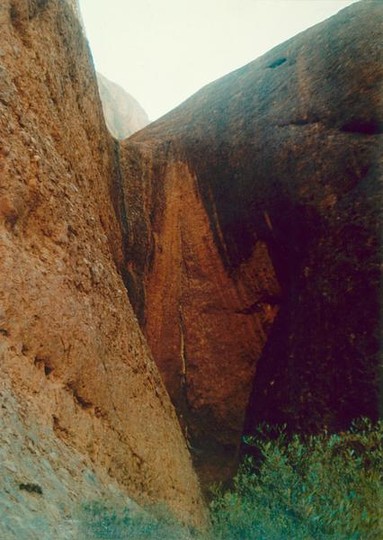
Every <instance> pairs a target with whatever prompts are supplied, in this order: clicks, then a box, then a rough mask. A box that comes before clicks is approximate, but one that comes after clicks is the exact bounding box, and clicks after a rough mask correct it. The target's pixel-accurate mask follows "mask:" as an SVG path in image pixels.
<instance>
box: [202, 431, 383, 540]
mask: <svg viewBox="0 0 383 540" xmlns="http://www.w3.org/2000/svg"><path fill="white" fill-rule="evenodd" d="M262 435H263V436H262ZM247 442H248V444H250V445H252V446H255V447H256V448H257V450H258V452H259V454H260V458H259V459H258V460H257V462H255V460H254V459H251V458H248V459H246V460H245V462H244V464H243V465H242V467H241V468H240V470H239V473H238V475H237V476H236V478H235V479H234V487H233V489H232V490H230V491H228V492H226V493H223V492H218V493H217V494H216V497H215V499H214V500H213V502H212V504H211V510H212V521H213V529H214V538H216V539H217V540H218V539H219V540H229V539H230V540H237V539H238V540H252V539H262V540H263V539H264V540H284V539H294V540H301V539H302V540H303V539H304V540H309V539H313V540H314V539H315V540H319V539H326V540H327V539H329V540H330V539H333V540H343V539H344V540H357V539H363V540H364V539H371V540H373V539H376V540H378V539H382V538H383V423H382V422H381V423H379V424H377V425H375V426H372V425H371V423H370V422H368V421H367V420H363V421H360V422H358V423H357V424H354V425H353V427H352V428H351V430H350V431H348V432H346V433H342V434H335V435H327V434H322V435H316V436H311V437H308V438H306V439H303V438H301V437H299V436H298V435H295V436H293V437H292V438H291V439H290V440H287V438H286V436H285V435H284V433H283V432H282V433H280V434H279V436H278V437H277V439H276V440H270V439H268V438H267V437H265V436H264V433H260V434H259V435H258V437H253V438H251V439H250V440H248V441H247Z"/></svg>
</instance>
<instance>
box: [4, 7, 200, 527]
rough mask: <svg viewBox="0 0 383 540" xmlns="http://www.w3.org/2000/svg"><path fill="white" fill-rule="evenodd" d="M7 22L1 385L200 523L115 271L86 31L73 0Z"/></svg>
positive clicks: (179, 442) (119, 477)
mask: <svg viewBox="0 0 383 540" xmlns="http://www.w3.org/2000/svg"><path fill="white" fill-rule="evenodd" d="M0 27H1V29H2V32H1V37H0V51H1V54H0V276H1V282H0V357H1V363H0V370H1V379H2V380H5V381H8V382H9V384H10V385H11V388H10V389H11V391H12V395H13V396H15V399H16V398H17V399H19V400H20V401H22V403H23V404H24V405H25V404H28V403H30V404H31V407H30V409H31V410H32V408H33V410H34V414H35V415H37V417H40V419H41V421H42V422H44V423H46V424H47V429H48V430H49V433H50V436H52V432H54V434H55V436H56V437H57V439H58V440H60V441H62V442H63V443H64V444H65V445H66V446H67V447H68V448H71V447H73V448H75V449H76V451H78V452H79V453H80V454H83V455H84V456H85V457H86V459H87V460H88V461H89V460H91V462H92V463H93V467H94V468H95V469H96V470H100V471H101V472H100V477H101V476H102V474H104V475H107V474H108V475H109V477H111V478H113V479H115V480H116V481H117V482H118V485H119V489H121V490H123V491H125V493H127V494H129V495H130V496H131V497H132V498H134V499H136V500H137V501H138V502H140V503H149V502H151V503H152V502H159V501H164V502H165V503H167V504H169V505H170V507H171V509H172V510H173V511H174V512H176V513H177V514H178V515H179V516H180V517H181V518H183V519H185V520H186V521H190V522H193V523H201V521H202V519H203V507H202V502H201V498H200V492H199V487H198V483H197V480H196V477H195V475H194V472H193V470H192V467H191V462H190V458H189V455H188V452H187V449H186V446H185V442H184V440H183V437H182V432H181V430H180V429H179V425H178V422H177V418H176V415H175V412H174V409H173V407H172V405H171V403H170V400H169V398H168V395H167V393H166V390H165V388H164V386H163V384H162V382H161V379H160V376H159V374H158V371H157V368H156V367H155V365H154V363H153V361H152V357H151V355H150V352H149V349H148V347H147V345H146V341H145V339H144V338H143V336H142V334H141V331H140V330H139V327H138V325H137V321H136V318H135V316H134V314H133V310H132V308H131V306H130V304H129V301H128V299H127V295H126V290H125V287H124V283H123V280H122V278H121V275H120V274H119V272H118V268H121V267H122V263H123V251H122V247H121V225H120V223H119V217H118V216H119V214H120V208H119V206H118V204H119V203H118V195H119V191H118V189H119V188H118V178H119V175H118V166H117V162H116V156H117V151H116V149H115V147H114V143H113V141H112V139H111V138H110V136H109V135H108V134H107V131H106V128H105V124H104V120H103V115H102V109H101V103H100V100H99V96H98V92H97V83H96V76H95V73H94V70H93V67H92V65H91V61H90V55H89V50H88V48H87V45H86V42H85V40H84V37H83V34H82V30H81V26H80V24H79V22H78V20H77V18H76V17H75V15H74V12H73V11H72V10H71V9H70V8H69V7H68V5H67V3H66V2H62V1H58V0H50V1H45V2H30V1H26V0H6V1H4V2H2V3H1V6H0ZM25 410H26V412H25V414H26V415H27V416H28V407H26V409H25ZM36 411H37V412H36ZM31 414H32V413H31ZM20 422H21V423H23V422H27V420H23V418H20ZM1 437H2V434H0V440H1ZM58 452H59V450H58ZM58 459H59V460H60V459H61V460H65V459H66V457H65V454H62V455H59V456H58ZM101 473H102V474H101ZM45 481H46V482H48V479H45V480H44V479H41V482H43V483H44V482H45ZM73 483H74V484H73V489H74V490H78V492H79V493H81V490H82V487H81V485H80V484H79V483H78V482H77V479H76V478H74V479H73ZM44 496H45V497H47V498H49V496H50V495H49V489H46V490H44ZM15 511H17V509H16V510H15Z"/></svg>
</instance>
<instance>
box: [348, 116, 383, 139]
mask: <svg viewBox="0 0 383 540" xmlns="http://www.w3.org/2000/svg"><path fill="white" fill-rule="evenodd" d="M340 129H341V131H344V132H345V133H358V134H360V135H380V134H382V133H383V122H380V121H379V120H376V119H371V120H362V119H355V118H354V119H352V120H350V121H349V122H346V123H345V124H343V126H342V127H341V128H340Z"/></svg>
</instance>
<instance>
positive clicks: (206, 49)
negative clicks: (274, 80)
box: [80, 0, 356, 120]
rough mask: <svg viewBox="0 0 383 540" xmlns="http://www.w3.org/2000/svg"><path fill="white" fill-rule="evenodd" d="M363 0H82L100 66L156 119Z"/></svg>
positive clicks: (85, 18)
mask: <svg viewBox="0 0 383 540" xmlns="http://www.w3.org/2000/svg"><path fill="white" fill-rule="evenodd" d="M355 1H356V0H80V5H81V10H82V15H83V19H84V23H85V28H86V32H87V35H88V39H89V42H90V45H91V48H92V52H93V58H94V62H95V66H96V69H97V70H98V71H100V72H101V73H102V74H103V75H105V76H106V77H108V78H109V79H111V80H112V81H114V82H116V83H118V84H119V85H121V86H122V87H123V88H125V89H126V90H127V91H128V92H129V93H130V94H131V95H133V96H134V97H135V98H136V99H137V100H138V101H139V103H140V104H141V105H142V106H143V108H144V109H145V110H146V112H147V113H148V115H149V117H150V119H151V120H155V119H157V118H158V117H160V116H162V115H163V114H165V113H167V112H168V111H170V110H171V109H173V108H174V107H176V106H177V105H179V104H180V103H181V102H182V101H184V100H185V99H187V98H188V97H190V96H191V95H192V94H194V93H195V92H196V91H197V90H199V89H200V88H201V87H202V86H204V85H205V84H207V83H209V82H211V81H213V80H215V79H217V78H219V77H221V76H222V75H225V74H227V73H230V72H231V71H233V70H234V69H237V68H239V67H241V66H243V65H244V64H247V63H248V62H250V61H252V60H254V59H255V58H257V57H258V56H260V55H262V54H263V53H265V52H267V51H268V50H270V49H271V48H272V47H274V46H275V45H278V44H279V43H282V42H283V41H285V40H286V39H288V38H290V37H292V36H294V35H295V34H297V33H299V32H301V31H302V30H305V29H306V28H309V27H310V26H313V25H314V24H316V23H318V22H320V21H322V20H324V19H327V18H328V17H330V16H331V15H334V14H335V13H337V12H338V11H339V10H341V9H343V8H344V7H346V6H348V5H350V4H353V3H354V2H355Z"/></svg>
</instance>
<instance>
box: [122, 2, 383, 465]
mask: <svg viewBox="0 0 383 540" xmlns="http://www.w3.org/2000/svg"><path fill="white" fill-rule="evenodd" d="M382 8H383V6H382V4H381V3H378V2H370V1H366V2H361V3H358V4H355V5H353V6H351V7H349V8H347V9H345V10H344V11H342V12H341V13H339V14H338V15H336V16H335V17H333V18H331V19H329V20H328V21H325V22H324V23H322V24H319V25H317V26H315V27H314V28H312V29H310V30H308V31H306V32H303V33H302V34H300V35H298V36H296V37H295V38H293V39H291V40H289V41H288V42H286V43H284V44H282V45H280V46H278V47H276V48H275V49H273V50H272V51H271V52H269V53H267V54H266V55H264V56H263V57H261V58H259V59H258V60H256V61H254V62H252V63H250V64H249V65H247V66H245V67H243V68H241V69H239V70H237V71H235V72H234V73H231V74H230V75H228V76H226V77H224V78H222V79H221V80H219V81H217V82H215V83H212V84H210V85H208V86H207V87H205V88H204V89H202V90H201V91H200V92H198V93H197V94H196V95H195V96H193V97H192V98H190V99H189V100H188V101H187V102H185V103H184V104H183V105H181V106H180V107H178V108H177V109H175V110H174V111H173V112H171V113H170V114H168V115H167V116H165V117H164V118H163V119H161V120H159V121H157V122H155V123H153V124H151V125H150V126H149V127H148V128H146V129H144V130H143V131H141V132H140V133H139V134H137V135H135V136H133V137H132V138H131V139H129V140H128V141H126V142H124V143H123V144H122V163H123V171H124V191H125V204H126V208H128V209H129V212H128V214H127V224H126V227H125V243H126V257H127V262H126V268H127V271H128V281H129V290H130V297H131V300H132V302H133V305H134V308H135V311H136V313H137V316H138V317H139V320H140V323H141V325H142V328H143V329H144V332H145V335H146V337H147V339H148V342H149V345H150V347H151V350H152V352H153V355H154V358H155V359H156V361H157V364H158V366H159V367H160V370H161V372H162V374H163V377H164V380H165V383H166V386H167V388H168V390H169V392H170V394H171V396H172V399H173V402H174V403H175V405H176V408H177V410H178V412H179V416H180V419H181V422H182V424H183V427H184V431H185V434H186V435H187V437H188V439H189V443H190V446H191V447H192V448H193V451H194V456H195V458H196V460H197V461H199V462H200V465H201V466H203V467H205V466H207V469H208V472H206V471H205V474H209V475H215V472H214V467H215V466H216V465H217V464H218V465H219V467H221V466H222V464H223V463H226V464H227V463H230V460H231V461H232V463H233V462H235V456H236V453H237V452H238V447H239V443H240V437H241V434H242V433H243V430H244V424H245V417H246V415H247V420H246V429H252V428H253V427H254V426H255V425H256V424H257V423H258V422H261V421H267V422H272V423H283V422H287V424H288V426H289V428H291V429H298V430H315V429H317V428H319V427H321V426H323V425H326V426H328V427H329V428H330V429H332V428H340V427H342V426H344V425H346V424H347V423H348V422H349V421H350V420H351V419H352V418H354V417H356V416H359V415H367V416H371V417H373V418H375V417H376V416H377V412H378V354H379V335H378V326H379V300H378V290H379V257H378V248H379V243H380V237H379V234H380V230H381V229H380V221H379V213H380V208H381V206H380V205H381V198H380V197H381V192H380V187H379V178H380V175H381V155H382V152H381V150H382V146H381V144H380V141H381V133H382V102H381V98H382V65H383V64H382V52H381V43H382V38H383V35H382V28H383V25H382V22H383V21H382ZM249 402H250V405H249ZM220 460H221V461H222V463H220ZM219 475H222V470H221V471H220V472H219Z"/></svg>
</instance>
